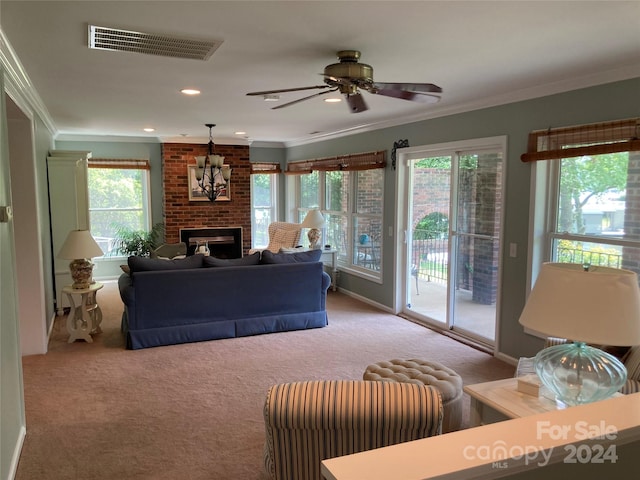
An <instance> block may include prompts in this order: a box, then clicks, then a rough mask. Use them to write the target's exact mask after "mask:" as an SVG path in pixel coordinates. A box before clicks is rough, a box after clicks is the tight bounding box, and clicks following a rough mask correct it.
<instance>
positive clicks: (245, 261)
mask: <svg viewBox="0 0 640 480" xmlns="http://www.w3.org/2000/svg"><path fill="white" fill-rule="evenodd" d="M202 263H203V266H205V267H238V266H243V265H258V264H259V263H260V252H255V253H253V254H251V255H245V256H244V257H242V258H216V257H204V260H203V261H202Z"/></svg>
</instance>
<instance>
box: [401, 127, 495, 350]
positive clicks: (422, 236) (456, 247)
mask: <svg viewBox="0 0 640 480" xmlns="http://www.w3.org/2000/svg"><path fill="white" fill-rule="evenodd" d="M465 143H468V142H465ZM484 143H487V142H482V141H478V145H475V146H474V145H469V144H467V145H458V146H457V147H458V148H455V147H456V146H455V145H447V146H446V148H443V147H444V146H440V147H438V146H435V147H437V148H433V147H432V148H428V147H425V149H424V150H421V149H411V150H413V151H412V152H411V153H408V154H407V155H406V157H405V159H406V162H405V164H404V168H405V169H406V171H405V172H404V177H405V178H406V182H405V194H406V198H407V203H406V216H405V227H406V238H407V241H406V242H405V243H404V247H403V248H404V250H405V251H404V255H403V258H404V259H405V262H406V265H405V268H404V270H405V272H406V275H404V276H403V278H404V285H403V286H402V290H403V291H404V292H405V296H404V297H405V298H404V300H405V301H404V306H403V313H404V314H405V315H407V316H409V317H411V318H415V319H417V320H420V321H423V322H425V323H429V324H432V325H434V326H437V327H438V328H442V329H447V330H456V331H457V333H460V334H461V335H464V336H468V337H470V338H473V339H475V340H478V341H480V342H482V343H485V344H489V345H493V344H494V342H495V331H496V319H497V312H496V306H497V303H498V302H497V300H498V286H499V278H500V246H501V242H500V236H501V223H502V221H501V219H502V213H503V206H502V198H503V195H502V190H503V178H504V172H503V150H504V149H503V147H502V145H501V144H497V145H494V144H489V145H485V144H484ZM493 143H495V139H493Z"/></svg>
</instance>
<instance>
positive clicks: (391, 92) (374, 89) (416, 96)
mask: <svg viewBox="0 0 640 480" xmlns="http://www.w3.org/2000/svg"><path fill="white" fill-rule="evenodd" d="M368 91H369V92H370V93H374V94H377V95H384V96H386V97H393V98H400V99H402V100H410V101H412V102H421V103H437V102H438V101H440V94H441V93H442V89H441V88H440V87H438V86H437V85H433V84H432V83H374V84H373V85H372V86H371V88H369V89H368Z"/></svg>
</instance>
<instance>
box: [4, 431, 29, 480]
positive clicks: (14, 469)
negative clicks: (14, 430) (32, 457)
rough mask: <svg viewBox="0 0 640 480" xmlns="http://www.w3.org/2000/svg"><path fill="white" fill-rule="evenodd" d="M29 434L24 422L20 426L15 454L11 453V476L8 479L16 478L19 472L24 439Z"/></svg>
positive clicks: (14, 449)
mask: <svg viewBox="0 0 640 480" xmlns="http://www.w3.org/2000/svg"><path fill="white" fill-rule="evenodd" d="M26 436H27V429H26V428H25V426H24V424H23V425H22V426H21V427H20V431H19V432H18V438H17V440H16V444H15V446H14V448H13V454H12V455H11V464H10V465H9V476H8V477H7V479H8V480H9V479H12V478H15V477H16V475H17V473H18V463H19V462H20V454H21V453H22V447H23V446H24V440H25V438H26Z"/></svg>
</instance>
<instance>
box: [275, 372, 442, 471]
mask: <svg viewBox="0 0 640 480" xmlns="http://www.w3.org/2000/svg"><path fill="white" fill-rule="evenodd" d="M264 421H265V430H266V444H265V450H264V465H265V470H266V472H267V474H268V476H269V477H270V478H271V479H273V480H321V479H322V475H321V472H320V462H321V461H322V460H324V459H327V458H333V457H338V456H341V455H348V454H351V453H357V452H362V451H365V450H371V449H373V448H379V447H384V446H388V445H393V444H396V443H401V442H407V441H410V440H417V439H420V438H424V437H429V436H433V435H438V434H440V433H441V429H442V402H441V400H440V395H439V393H438V390H437V389H436V388H434V387H432V386H430V385H417V384H413V383H400V382H369V381H352V380H332V381H308V382H295V383H285V384H279V385H274V386H272V387H271V388H270V389H269V392H268V393H267V398H266V402H265V405H264Z"/></svg>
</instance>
